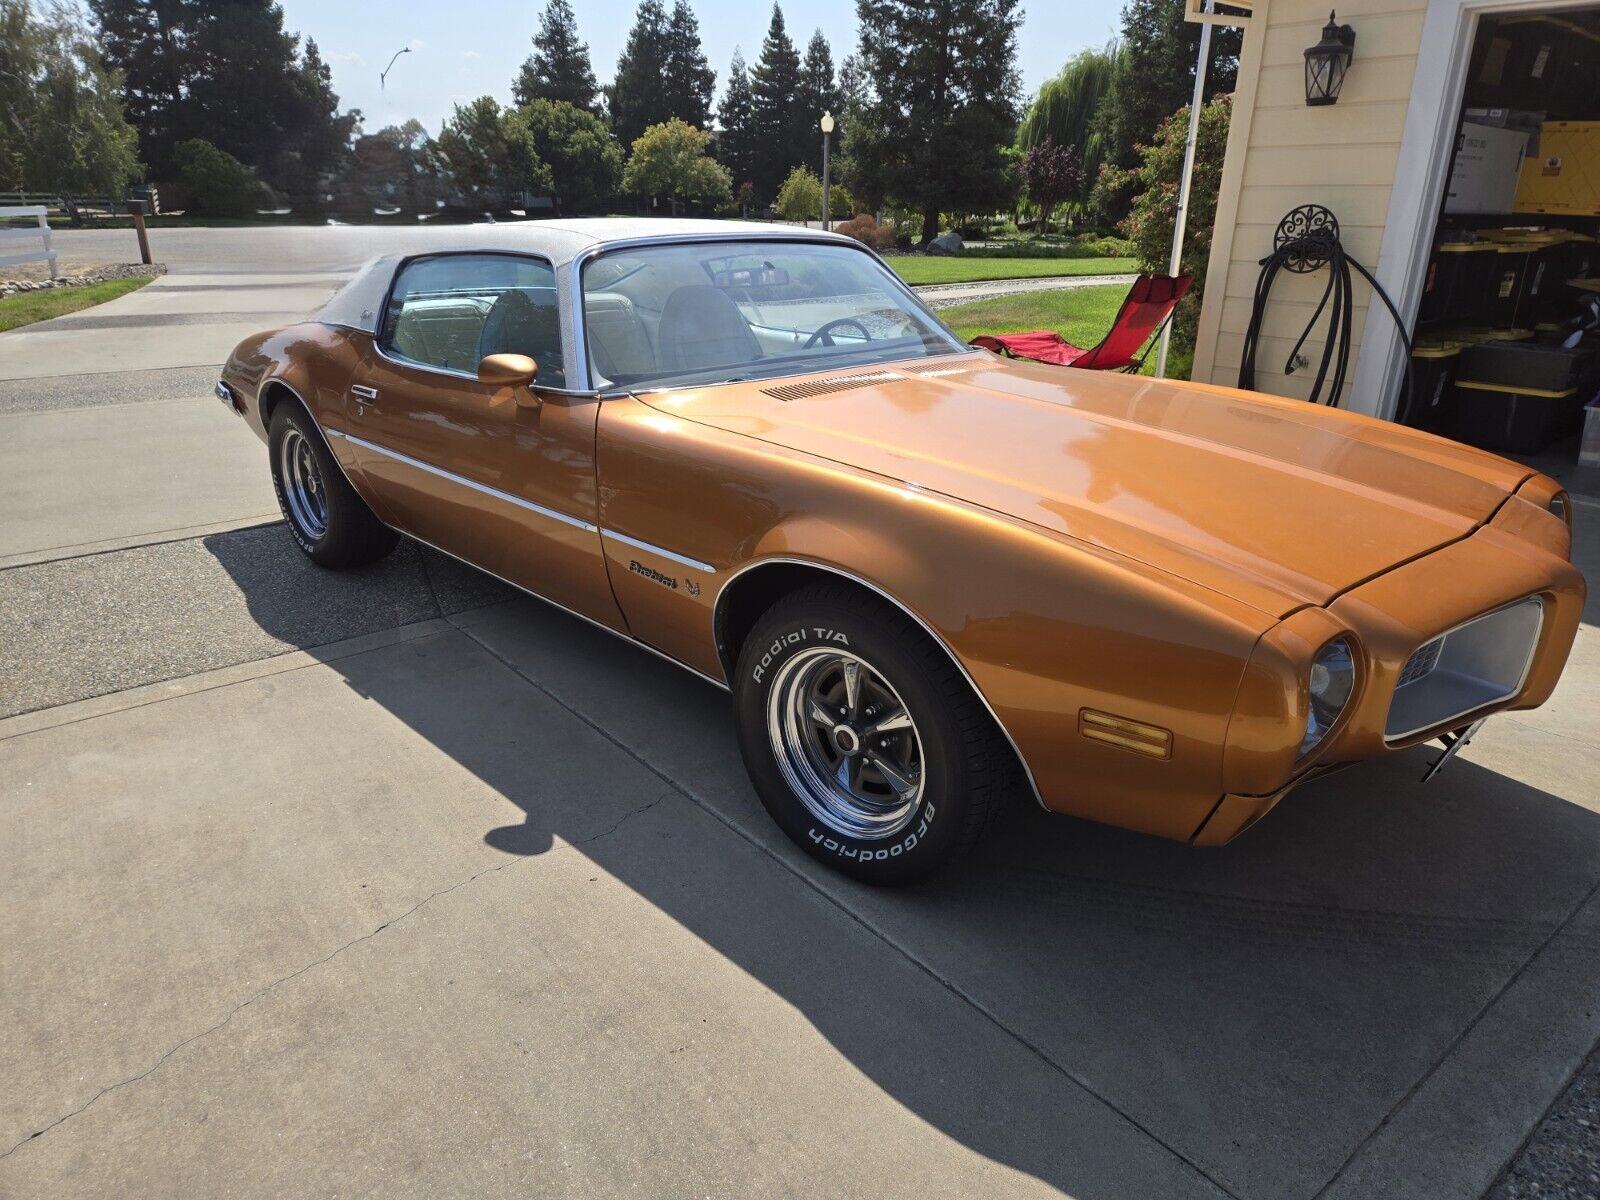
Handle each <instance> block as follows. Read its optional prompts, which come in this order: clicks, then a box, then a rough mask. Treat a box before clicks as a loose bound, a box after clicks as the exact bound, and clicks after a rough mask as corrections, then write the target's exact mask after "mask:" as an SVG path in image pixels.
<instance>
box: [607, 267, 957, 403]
mask: <svg viewBox="0 0 1600 1200" xmlns="http://www.w3.org/2000/svg"><path fill="white" fill-rule="evenodd" d="M583 289H584V317H585V322H586V328H587V340H588V345H589V352H590V355H591V360H592V364H593V368H594V372H595V374H596V376H597V377H598V378H597V380H596V382H597V383H598V384H599V385H600V386H605V385H607V384H622V385H637V384H651V383H668V382H671V381H674V380H679V379H688V378H690V377H693V376H695V375H697V374H704V373H708V372H709V373H721V374H726V373H727V372H730V371H732V372H735V377H739V378H743V377H750V376H758V375H760V376H767V375H773V374H782V373H785V372H788V373H794V372H796V371H807V370H820V369H826V368H827V367H829V366H832V365H836V364H838V363H842V362H845V361H859V360H860V359H861V357H863V356H866V357H869V358H875V359H878V360H883V359H888V358H896V357H920V356H925V355H928V354H945V353H949V352H950V351H951V350H953V349H958V348H960V347H959V344H957V343H955V342H954V339H953V338H952V337H951V335H950V334H949V333H948V332H947V331H945V330H944V329H943V328H942V327H941V326H939V325H938V323H937V321H936V320H935V319H934V318H932V316H931V315H930V314H928V313H927V312H926V311H925V310H923V309H921V308H920V306H918V305H917V304H916V302H915V301H914V300H912V299H910V298H909V297H907V296H905V294H904V293H903V291H902V290H901V289H898V288H897V287H895V286H894V284H893V282H892V281H891V280H890V279H888V278H887V276H886V273H885V272H884V270H883V268H881V267H880V266H879V265H878V264H877V263H876V262H875V261H874V260H873V259H871V258H870V257H869V256H867V255H865V254H863V253H861V252H859V251H856V250H852V249H849V248H847V247H835V246H789V245H784V244H781V243H774V244H773V245H770V246H759V245H758V246H755V247H740V248H738V249H737V250H736V251H734V252H731V253H730V251H729V249H728V248H727V247H726V246H718V245H715V244H704V245H693V244H688V245H685V244H675V245H662V246H655V247H647V248H643V249H639V250H629V251H623V252H618V253H615V254H608V255H602V256H600V257H599V258H597V259H595V260H594V261H592V262H590V263H589V264H587V265H586V266H585V268H584V276H583Z"/></svg>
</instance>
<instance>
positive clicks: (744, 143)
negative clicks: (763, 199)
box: [717, 48, 761, 196]
mask: <svg viewBox="0 0 1600 1200" xmlns="http://www.w3.org/2000/svg"><path fill="white" fill-rule="evenodd" d="M754 103H755V99H754V97H753V96H752V95H751V92H750V72H749V71H748V70H746V68H745V65H744V55H742V54H740V53H739V51H738V49H737V48H736V49H735V50H734V52H733V62H731V63H730V64H729V65H728V84H727V86H726V87H725V88H723V90H722V103H721V105H719V106H718V108H717V123H718V124H719V125H720V126H721V127H722V128H721V131H720V132H719V133H718V134H717V158H718V159H719V160H720V161H721V162H722V163H723V165H724V166H726V167H727V168H728V171H729V173H730V174H731V175H732V177H733V178H734V179H735V180H737V181H738V183H739V190H740V194H741V196H742V194H743V191H744V185H745V184H750V185H751V190H752V193H753V192H754V183H753V180H754V177H755V173H756V167H757V164H758V159H759V148H760V145H761V143H760V139H759V137H758V136H757V134H756V129H755V109H754Z"/></svg>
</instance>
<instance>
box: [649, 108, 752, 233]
mask: <svg viewBox="0 0 1600 1200" xmlns="http://www.w3.org/2000/svg"><path fill="white" fill-rule="evenodd" d="M710 148H711V136H710V135H709V134H707V133H706V132H705V131H704V130H700V129H696V128H695V127H694V126H693V125H690V124H687V123H686V122H683V121H680V120H678V119H677V118H673V119H672V120H670V121H663V122H662V123H661V124H659V125H652V126H651V127H650V128H649V129H647V130H645V131H644V133H642V134H640V135H639V138H638V139H637V140H636V141H635V142H634V143H633V153H632V154H631V155H630V156H629V157H628V167H627V169H626V170H625V171H623V173H622V187H623V190H625V191H627V192H631V193H632V194H633V195H635V196H666V197H667V198H668V199H669V200H670V202H671V204H672V215H673V216H677V215H678V201H679V199H680V198H701V199H707V200H718V201H727V200H728V199H729V196H730V192H731V190H732V187H733V183H732V181H731V180H730V179H729V178H728V169H727V168H726V167H724V166H723V165H722V164H721V163H719V162H717V160H716V159H714V158H712V157H711V155H710V153H709V151H710Z"/></svg>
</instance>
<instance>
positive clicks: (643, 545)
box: [600, 529, 717, 575]
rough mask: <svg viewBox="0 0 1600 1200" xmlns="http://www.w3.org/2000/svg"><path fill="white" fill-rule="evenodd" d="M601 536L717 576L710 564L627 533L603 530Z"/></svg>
mask: <svg viewBox="0 0 1600 1200" xmlns="http://www.w3.org/2000/svg"><path fill="white" fill-rule="evenodd" d="M600 536H601V537H605V538H610V539H611V540H612V541H615V542H621V543H622V544H623V545H625V546H632V547H633V548H634V549H635V550H643V551H644V552H645V553H646V554H658V555H660V556H661V557H662V558H666V559H670V560H672V561H673V562H675V563H677V564H678V565H679V566H682V567H693V568H694V569H695V570H697V571H704V572H706V573H707V574H709V575H715V574H716V573H717V569H716V568H715V567H714V566H712V565H711V564H710V563H708V562H701V561H700V560H699V559H698V558H690V557H689V556H688V555H687V554H679V553H677V552H676V551H673V550H664V549H662V548H661V547H660V546H655V545H652V544H651V543H649V542H641V541H640V540H639V539H638V538H631V537H629V536H628V535H627V534H625V533H618V532H617V531H616V530H615V529H602V530H601V531H600Z"/></svg>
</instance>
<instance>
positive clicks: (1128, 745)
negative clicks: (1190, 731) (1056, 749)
mask: <svg viewBox="0 0 1600 1200" xmlns="http://www.w3.org/2000/svg"><path fill="white" fill-rule="evenodd" d="M1078 732H1079V733H1081V734H1083V736H1084V737H1086V738H1092V739H1094V740H1095V741H1097V742H1110V743H1111V744H1112V745H1113V746H1121V747H1122V748H1123V749H1124V750H1132V751H1134V752H1135V753H1136V754H1148V755H1149V756H1150V757H1151V758H1171V757H1172V730H1170V729H1163V728H1161V726H1159V725H1146V724H1144V723H1143V722H1142V721H1130V720H1129V719H1128V718H1127V717H1119V716H1117V715H1115V714H1114V713H1108V712H1099V711H1097V710H1096V709H1092V708H1085V709H1082V710H1080V711H1079V713H1078Z"/></svg>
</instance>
